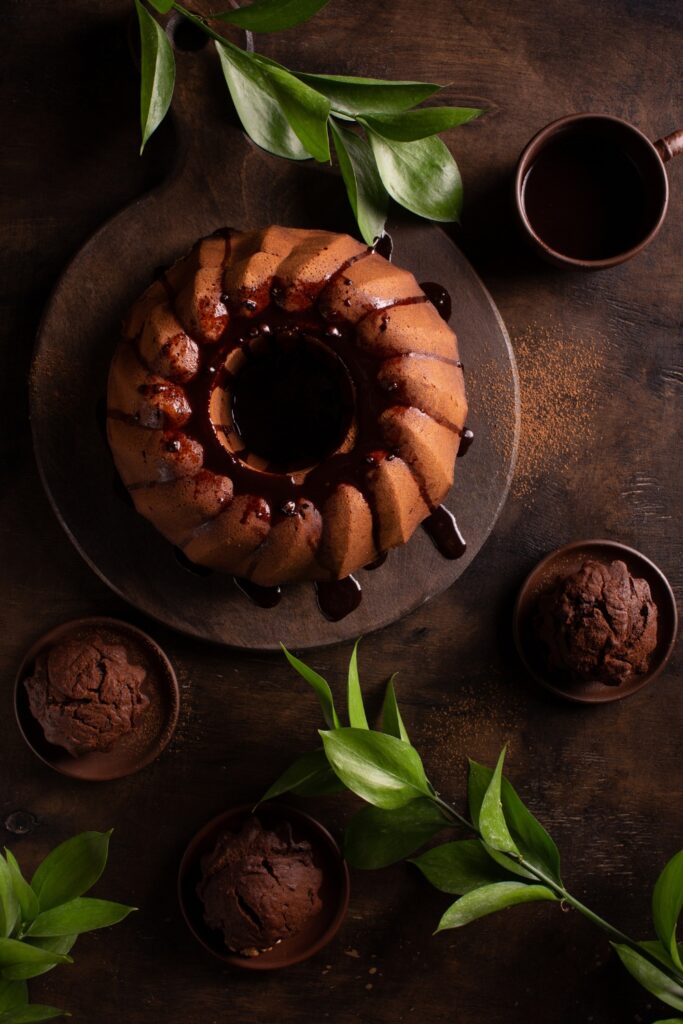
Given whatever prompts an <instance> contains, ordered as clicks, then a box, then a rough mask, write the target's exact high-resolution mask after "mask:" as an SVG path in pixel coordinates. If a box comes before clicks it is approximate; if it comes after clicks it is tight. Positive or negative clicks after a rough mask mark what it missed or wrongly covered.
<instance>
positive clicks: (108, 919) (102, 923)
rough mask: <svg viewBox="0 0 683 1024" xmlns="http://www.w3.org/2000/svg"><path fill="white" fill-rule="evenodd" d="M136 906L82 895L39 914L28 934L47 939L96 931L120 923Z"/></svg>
mask: <svg viewBox="0 0 683 1024" xmlns="http://www.w3.org/2000/svg"><path fill="white" fill-rule="evenodd" d="M136 909H137V908H136V907H126V906H124V905H123V904H122V903H112V902H111V901H110V900H93V899H89V898H88V897H87V896H86V897H83V896H80V897H78V898H77V899H75V900H70V901H69V902H68V903H63V904H62V905H61V906H59V907H53V908H52V910H46V911H45V912H44V913H42V914H38V917H37V918H36V919H35V921H34V922H33V924H32V925H31V927H30V929H29V932H28V934H29V935H30V936H32V937H34V938H46V939H49V938H55V937H57V936H63V935H80V934H81V933H82V932H92V931H95V929H97V928H108V927H109V926H110V925H113V924H118V923H119V921H123V919H124V917H128V915H129V914H130V913H131V912H132V911H133V910H136Z"/></svg>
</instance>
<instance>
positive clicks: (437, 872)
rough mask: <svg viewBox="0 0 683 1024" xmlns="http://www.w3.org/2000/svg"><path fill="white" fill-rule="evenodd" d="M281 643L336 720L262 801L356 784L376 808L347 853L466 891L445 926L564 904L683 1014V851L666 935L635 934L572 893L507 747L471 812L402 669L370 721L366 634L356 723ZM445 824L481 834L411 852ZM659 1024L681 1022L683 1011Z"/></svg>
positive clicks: (363, 816)
mask: <svg viewBox="0 0 683 1024" xmlns="http://www.w3.org/2000/svg"><path fill="white" fill-rule="evenodd" d="M283 650H284V653H285V655H286V657H287V659H288V660H289V662H290V664H291V665H292V667H293V668H295V669H296V671H297V672H298V673H299V675H301V676H302V677H303V678H304V679H305V680H306V682H307V683H308V684H309V685H310V686H311V687H312V688H313V690H314V691H315V693H316V694H317V696H318V699H319V701H320V704H321V707H322V711H323V717H324V719H325V722H326V725H327V728H326V729H323V730H320V737H321V740H322V747H321V748H320V749H318V750H315V751H313V752H312V753H309V754H304V755H303V757H300V758H299V759H298V760H297V761H295V762H294V764H293V765H291V766H290V767H289V768H288V769H287V771H285V773H284V774H283V775H282V776H280V778H279V779H278V780H277V781H276V782H275V783H274V784H273V785H272V786H271V787H270V789H269V790H268V791H267V793H266V794H265V795H264V797H263V798H262V799H263V800H268V799H272V798H274V797H276V796H280V795H281V794H282V793H286V792H289V793H295V794H298V795H300V796H316V795H322V794H327V793H331V792H335V791H338V790H343V789H347V790H350V791H351V792H352V793H355V795H356V796H359V797H360V798H361V799H362V800H364V801H365V803H366V805H367V806H365V807H363V808H362V809H361V810H360V811H358V812H357V813H356V815H355V816H354V817H353V818H352V819H351V821H350V823H349V825H348V826H347V829H346V833H345V837H344V853H345V856H346V858H347V860H348V861H349V863H350V864H352V865H353V866H354V867H359V868H381V867H385V866H387V865H389V864H393V863H395V862H397V861H399V860H403V859H405V858H409V859H410V863H412V864H414V865H415V866H416V867H417V868H418V869H419V870H420V871H421V872H422V874H423V875H424V877H425V878H426V879H427V881H428V882H430V883H431V884H432V885H433V886H435V888H437V889H439V890H440V891H442V892H444V893H449V894H451V895H453V896H458V897H459V899H457V900H455V902H453V903H452V904H451V905H450V906H449V907H448V909H447V910H446V911H445V913H444V914H443V916H442V918H441V920H440V921H439V924H438V927H437V929H436V931H437V932H441V931H445V930H448V929H452V928H460V927H462V926H463V925H466V924H469V923H470V922H471V921H475V920H477V918H480V917H484V916H485V915H487V914H491V913H493V912H495V911H497V910H502V909H503V908H505V907H510V906H514V905H516V904H521V903H529V902H532V901H537V900H547V901H551V902H560V903H561V904H562V905H564V906H570V907H573V908H574V909H575V910H578V911H579V913H581V914H583V915H584V917H587V918H588V919H589V920H590V921H592V922H593V924H595V925H597V927H599V928H601V929H602V931H603V932H605V933H606V934H607V936H608V937H609V939H610V943H611V945H612V947H613V948H614V949H615V951H616V953H617V955H618V956H619V959H620V960H621V962H622V964H623V965H624V967H625V968H626V970H627V971H628V972H629V973H630V974H631V975H632V976H633V977H634V978H635V979H636V981H638V982H639V983H640V985H642V987H643V988H645V989H647V991H648V992H650V993H652V994H653V995H655V996H657V998H658V999H660V1000H661V1001H662V1002H663V1003H666V1005H667V1006H672V1007H674V1008H675V1009H677V1010H683V963H682V962H681V956H682V954H683V944H681V943H679V942H678V938H677V927H678V922H679V918H680V916H681V911H682V910H683V850H681V851H680V852H679V853H677V854H676V855H675V856H674V857H672V859H671V860H670V861H669V863H668V864H667V865H666V867H665V868H664V870H663V871H662V873H661V874H660V876H659V878H658V879H657V882H656V884H655V887H654V891H653V895H652V917H653V923H654V929H655V933H656V935H657V938H656V939H653V940H646V941H636V940H634V939H631V938H630V937H629V936H628V935H625V934H624V933H623V932H622V931H620V930H619V929H618V928H615V927H614V926H613V925H612V924H610V923H609V922H608V921H606V920H604V918H602V917H600V916H599V915H598V914H596V913H595V912H594V911H593V910H591V909H590V908H589V907H587V906H585V904H583V903H581V902H580V901H579V900H578V899H576V897H575V896H573V895H572V894H571V893H570V892H569V891H568V890H567V888H566V887H565V885H564V883H563V881H562V877H561V874H560V854H559V851H558V849H557V846H556V845H555V843H554V841H553V840H552V839H551V837H550V836H549V835H548V833H547V832H546V830H545V829H544V828H543V826H542V825H541V823H540V822H539V821H538V820H537V819H536V818H535V817H534V815H533V814H532V813H531V811H530V810H529V809H528V808H527V807H526V805H525V804H524V803H523V802H522V800H521V799H520V797H519V796H518V795H517V793H516V792H515V790H514V788H513V787H512V785H511V784H510V782H509V781H508V779H507V778H505V776H504V775H503V762H504V759H505V750H504V749H503V751H502V752H501V754H500V757H499V758H498V762H497V764H496V766H495V768H493V769H492V768H488V767H486V766H485V765H482V764H478V763H477V762H476V761H470V762H469V778H468V786H467V792H468V813H469V817H466V816H465V815H464V814H461V813H460V812H459V811H458V810H457V809H456V808H455V807H454V806H453V805H452V804H450V803H449V802H447V801H446V800H445V799H443V798H442V796H441V795H440V794H439V793H438V792H437V790H436V789H435V788H434V786H433V785H432V783H431V782H430V781H429V779H428V778H427V775H426V773H425V770H424V766H423V764H422V760H421V758H420V755H419V754H418V752H417V750H416V749H415V747H413V746H412V744H411V743H410V740H409V738H408V733H407V731H406V728H405V725H404V724H403V720H402V718H401V713H400V711H399V707H398V703H397V701H396V693H395V689H394V678H395V677H394V676H392V678H391V679H390V681H389V683H388V685H387V689H386V693H385V697H384V704H383V708H382V716H381V724H380V728H379V729H371V728H370V727H369V725H368V720H367V715H366V712H365V708H364V705H363V698H362V693H361V687H360V682H359V675H358V642H357V643H356V644H355V646H354V649H353V653H352V655H351V661H350V664H349V674H348V683H347V694H348V696H347V702H348V718H349V725H348V726H345V725H343V724H342V723H341V720H340V717H339V715H338V713H337V711H336V708H335V706H334V699H333V695H332V690H331V688H330V686H329V684H328V683H327V682H326V680H325V679H323V678H322V676H320V675H319V674H318V673H317V672H314V671H313V669H311V668H309V667H308V666H307V665H305V664H304V663H303V662H302V661H300V660H299V659H298V658H295V657H294V656H293V655H292V654H290V653H289V651H287V649H286V648H284V647H283ZM446 829H456V830H465V831H466V832H468V833H469V834H470V836H471V837H472V838H467V839H456V840H452V841H448V842H445V843H442V844H441V845H439V846H433V847H431V848H430V849H428V850H426V852H423V853H421V854H419V855H417V856H414V855H415V854H416V852H417V851H418V850H420V849H421V847H423V846H424V845H425V844H426V843H427V842H429V841H430V840H431V839H433V838H434V837H435V836H436V835H437V834H439V833H441V832H443V831H444V830H446ZM658 1024H683V1018H681V1017H677V1018H675V1019H672V1020H667V1021H659V1022H658Z"/></svg>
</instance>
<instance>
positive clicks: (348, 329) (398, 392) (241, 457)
mask: <svg viewBox="0 0 683 1024" xmlns="http://www.w3.org/2000/svg"><path fill="white" fill-rule="evenodd" d="M216 234H221V235H223V236H224V237H225V238H226V256H225V263H226V264H227V262H228V260H229V254H230V239H231V232H230V230H229V229H225V230H224V231H221V232H216ZM386 240H388V241H386ZM375 251H377V252H380V254H382V255H385V256H387V258H388V257H390V255H391V239H390V238H389V236H383V238H382V239H380V240H379V241H378V243H377V246H376V248H375V249H373V248H369V249H367V250H366V251H365V252H362V253H360V254H359V255H357V256H354V257H352V258H351V259H350V260H348V261H346V262H345V263H344V264H343V265H342V266H341V267H339V268H338V270H337V271H336V272H335V273H334V274H333V275H332V276H331V277H330V278H329V279H328V280H327V281H326V282H325V284H326V286H327V287H328V286H329V285H330V284H331V283H332V282H334V281H335V280H336V279H338V278H339V277H342V276H343V274H344V272H345V271H346V270H348V267H349V266H351V264H352V263H355V262H356V261H357V260H362V259H364V258H365V257H367V256H369V255H370V254H371V253H373V252H375ZM387 254H388V255H387ZM158 276H159V279H161V280H162V281H163V283H164V286H165V287H166V289H167V291H168V292H169V298H170V299H172V300H173V299H174V296H173V294H172V289H171V287H170V284H169V282H168V278H167V277H166V274H165V273H164V272H163V271H161V270H160V271H159V274H158ZM349 283H350V282H349ZM421 287H422V289H423V291H424V292H425V295H426V298H425V296H421V295H416V296H414V297H411V298H408V299H402V300H398V301H397V302H396V303H393V304H392V305H405V304H411V303H416V302H425V301H427V300H429V301H431V302H432V303H433V304H434V306H435V307H436V309H437V310H438V312H439V314H440V315H441V316H442V317H443V318H444V319H445V320H447V319H448V318H449V316H450V312H451V301H450V296H449V295H448V292H447V291H446V290H445V289H444V288H442V287H441V286H439V285H435V284H433V283H432V282H427V283H425V284H423V285H422V286H421ZM319 292H320V286H319V285H318V286H317V287H315V288H314V289H312V294H311V296H310V299H311V300H316V301H311V302H309V303H304V304H308V305H309V308H308V309H305V310H304V311H301V312H296V313H291V312H287V311H285V310H283V309H282V308H280V306H278V305H277V299H278V297H279V296H278V285H277V282H275V284H274V286H273V288H272V297H273V299H274V300H275V301H272V302H270V304H269V305H268V307H267V308H266V309H265V310H264V312H263V314H262V315H260V316H258V317H254V316H253V315H251V316H250V315H249V314H250V313H251V314H253V311H254V309H255V308H256V304H255V302H254V300H253V299H250V298H247V299H242V298H241V297H234V296H229V295H223V296H222V301H223V302H224V303H225V305H226V306H227V307H228V309H229V312H230V319H229V324H228V327H227V330H226V331H225V332H224V334H223V336H222V337H221V339H220V341H219V342H218V343H216V344H206V343H200V344H199V346H198V350H199V368H198V371H197V373H196V374H195V375H194V377H193V378H192V379H191V380H189V381H188V382H186V383H184V384H183V385H182V388H183V390H184V392H185V396H186V398H187V400H188V402H189V405H190V408H191V410H192V413H191V416H190V418H189V420H188V421H187V422H186V423H184V424H183V426H182V429H181V431H179V432H178V431H174V430H173V429H167V431H166V439H165V440H166V444H167V445H171V446H175V447H173V448H169V450H180V444H181V443H182V437H183V435H185V436H186V437H188V438H190V439H191V440H194V441H197V442H198V443H199V444H201V446H202V448H203V452H204V457H203V468H204V471H207V470H208V471H209V472H213V473H215V474H217V475H221V476H222V475H226V476H228V477H230V479H231V480H232V484H233V492H234V494H235V495H252V496H253V498H252V501H251V502H250V504H249V507H248V509H247V511H246V512H245V516H246V515H248V514H249V513H253V514H255V515H256V516H258V517H259V518H264V519H267V520H269V522H270V524H271V526H273V525H275V524H277V523H278V522H280V521H281V520H283V519H285V518H287V517H290V516H294V515H298V516H301V517H302V518H303V519H305V518H306V517H307V516H308V515H310V514H311V512H312V508H311V506H314V507H315V508H318V509H321V508H323V507H324V505H325V502H326V500H327V498H328V497H329V496H330V495H331V494H333V493H334V492H335V491H336V490H337V489H338V487H339V486H340V485H342V484H349V485H351V486H353V487H354V488H356V489H357V490H358V491H360V493H361V494H362V495H363V497H364V498H365V501H366V502H367V504H368V506H369V508H370V511H371V513H372V523H373V541H374V546H375V549H376V551H378V552H380V554H379V556H378V558H377V559H376V560H375V561H374V562H372V563H371V564H370V565H369V566H368V567H367V568H369V569H374V568H377V567H379V565H381V564H382V563H383V561H384V559H385V558H386V553H382V545H381V542H380V523H379V518H378V515H377V508H376V502H375V500H374V494H373V491H372V489H371V487H370V486H369V479H368V478H369V475H370V474H371V473H372V470H373V469H374V468H376V467H378V466H380V465H381V463H382V462H383V461H385V460H386V461H391V460H392V459H395V458H396V457H397V456H399V454H400V453H399V451H398V450H397V449H393V448H391V447H389V446H388V445H387V440H386V438H385V436H384V434H383V432H382V429H381V427H380V423H381V420H382V414H383V413H384V412H385V411H386V410H387V409H390V408H391V409H393V410H396V411H397V412H398V414H400V412H401V410H405V411H406V412H407V410H408V408H410V406H411V403H410V401H409V397H408V395H407V394H406V391H405V386H404V385H403V383H402V382H401V381H400V380H398V379H391V380H389V379H384V380H381V379H380V376H379V371H380V369H381V368H382V364H383V363H384V362H385V361H386V360H387V359H390V358H392V357H399V356H401V355H404V353H402V352H400V351H395V350H392V348H391V346H390V345H382V346H380V345H378V346H376V347H375V348H376V351H374V352H368V351H366V350H365V349H364V348H361V347H360V346H359V345H358V344H357V343H356V333H357V325H353V324H350V323H348V322H347V321H346V320H344V319H343V318H342V317H340V316H335V315H327V314H324V313H323V311H322V310H321V309H320V308H319V306H318V304H317V296H318V294H319ZM392 305H389V306H387V307H385V308H384V309H382V308H376V307H371V308H369V309H368V310H367V311H365V312H364V314H363V316H362V317H361V320H364V319H365V318H366V317H371V316H376V317H377V318H378V320H379V324H378V327H379V331H380V332H381V331H382V317H383V316H385V315H386V314H387V312H388V311H389V310H391V308H392ZM321 344H322V346H324V347H325V360H326V361H327V364H328V365H327V367H322V368H321V366H320V365H317V366H316V367H314V368H313V370H312V371H311V373H312V376H315V374H322V376H323V377H324V379H325V386H326V387H327V388H328V390H329V392H330V396H331V398H330V402H331V412H329V410H328V412H329V415H327V419H326V423H325V432H326V438H325V440H326V442H328V444H327V447H328V453H326V454H324V457H320V453H318V452H316V457H317V458H318V457H320V458H321V460H320V461H317V462H316V464H314V465H313V468H311V469H308V466H307V462H306V458H305V457H304V456H305V455H307V454H308V453H304V452H301V459H297V453H296V452H293V453H292V456H293V458H291V459H290V460H289V461H288V462H287V463H285V462H284V461H283V458H282V452H280V451H279V450H278V451H277V455H276V457H275V461H273V460H272V459H271V458H269V454H272V453H269V452H268V448H269V447H270V448H272V447H273V446H272V444H270V445H269V444H268V443H264V437H265V434H264V433H263V431H261V430H259V425H258V422H257V419H256V418H254V417H252V418H251V419H250V417H249V416H248V415H247V414H246V413H245V414H243V415H242V417H241V422H240V416H239V407H240V402H239V395H240V386H242V387H243V386H244V381H243V382H242V385H240V384H237V381H238V380H239V377H240V376H241V373H238V374H237V375H235V374H233V373H231V372H230V371H229V370H228V369H227V368H226V366H225V362H226V359H227V358H228V357H229V356H230V355H231V354H232V353H235V352H236V350H239V352H240V353H241V355H242V356H243V357H244V360H246V362H245V364H244V367H245V378H244V380H248V377H249V374H250V373H251V374H252V376H253V377H254V379H255V380H258V379H259V374H263V373H266V374H267V371H268V363H269V361H270V364H271V370H272V368H273V367H277V365H278V360H280V362H281V363H283V357H285V356H289V357H293V358H294V359H295V361H298V363H299V364H300V365H301V366H302V367H305V364H306V361H307V359H308V358H309V357H310V356H311V352H312V351H314V349H315V346H317V347H318V349H319V348H320V346H321ZM135 348H136V352H137V355H138V358H139V359H140V361H141V362H143V365H144V360H143V359H142V357H141V355H140V351H139V347H138V345H137V344H136V345H135ZM316 358H318V359H319V355H318V356H317V357H316ZM430 358H437V359H438V358H441V357H438V356H431V357H430ZM445 361H447V362H452V361H451V360H445ZM283 364H284V363H283ZM456 365H460V364H459V363H458V364H456ZM247 371H248V372H247ZM325 374H326V376H325ZM293 381H294V378H291V380H290V384H291V383H292V382H293ZM173 386H175V385H173ZM217 388H220V389H222V390H223V391H227V392H228V393H229V394H230V395H235V394H236V395H237V403H236V405H233V406H232V408H233V411H234V410H236V415H235V416H233V422H232V425H231V427H230V428H229V429H230V430H231V431H232V432H233V437H234V434H237V436H239V437H240V443H242V444H244V445H245V447H244V448H242V449H241V450H240V451H239V453H238V452H236V451H234V450H231V448H230V447H228V446H227V445H226V426H225V425H224V424H220V423H218V424H217V423H216V422H214V419H215V417H214V418H212V415H211V412H210V403H211V398H212V395H214V393H215V390H216V389H217ZM252 390H253V389H252ZM333 392H334V393H333ZM229 402H230V399H229V398H228V395H226V396H225V401H224V403H223V405H224V406H226V405H227V404H228V403H229ZM244 408H248V403H246V402H245V403H244ZM311 408H312V409H314V408H315V406H311ZM280 411H281V415H282V409H281V410H280ZM108 414H109V415H110V416H113V417H118V416H121V415H122V414H121V413H120V412H119V411H117V410H115V409H112V410H109V413H108ZM314 419H315V420H317V419H318V417H317V416H315V417H312V420H314ZM439 422H442V421H439ZM442 425H443V426H445V427H446V428H447V429H450V430H453V431H456V432H459V430H458V428H457V427H456V426H455V425H454V424H449V423H446V422H443V423H442ZM240 428H242V430H243V433H242V435H241V436H240ZM285 428H286V425H284V424H283V429H285ZM311 428H312V429H313V430H316V429H317V423H315V422H312V423H311ZM349 429H352V430H353V432H354V434H355V440H354V442H353V443H352V444H350V445H348V446H347V447H348V450H344V448H345V446H344V444H343V443H342V442H343V441H344V438H345V437H346V436H347V434H348V431H349ZM227 432H229V431H227ZM272 433H273V432H272V430H271V439H272ZM298 433H299V435H302V430H301V424H299V430H298ZM304 433H305V432H304ZM469 434H470V439H471V431H470V432H469ZM262 435H263V436H262ZM266 441H267V439H266ZM463 442H465V436H464V435H463V438H462V441H461V446H460V447H461V450H460V454H464V451H463ZM185 443H186V442H185ZM468 445H469V441H467V442H466V443H465V446H464V450H466V448H467V447H468ZM233 447H234V445H233ZM250 454H252V455H257V456H259V457H260V458H261V460H262V461H261V463H260V467H259V468H258V469H256V468H254V467H253V466H251V465H249V464H248V462H247V461H246V460H247V459H248V458H249V455H250ZM264 459H265V467H264V468H263V460H264ZM302 461H303V464H302ZM314 461H315V460H314ZM406 465H407V466H408V467H409V469H410V471H411V473H412V474H413V476H414V478H415V481H416V483H417V485H418V488H419V491H420V494H421V495H422V498H423V500H424V501H425V503H426V504H427V505H428V506H429V507H430V508H433V505H432V503H431V501H430V500H429V495H428V492H427V487H426V484H425V481H424V480H423V479H422V478H421V476H420V474H419V471H418V470H417V468H416V467H415V466H414V465H411V464H410V463H408V462H406ZM304 468H305V469H307V472H306V474H305V476H304V474H302V473H298V471H299V470H301V469H304ZM423 527H424V529H425V530H426V532H427V533H428V534H429V536H430V537H431V539H432V540H433V541H434V543H435V544H436V546H437V547H438V548H439V550H440V551H441V552H442V554H443V555H444V556H445V557H446V558H456V557H459V555H461V554H462V553H463V551H464V549H465V544H464V541H463V539H462V537H461V535H460V533H459V531H458V528H457V526H456V524H455V520H454V519H453V516H452V515H451V513H449V512H448V511H447V510H446V509H444V508H443V506H440V507H439V508H437V509H436V510H434V511H433V512H432V515H431V516H430V517H429V519H427V520H426V521H425V522H424V523H423ZM449 531H450V532H449ZM264 543H267V540H266V541H265V542H264ZM258 554H259V550H258V549H257V550H256V551H255V552H254V556H255V557H258ZM177 557H178V558H179V560H180V558H181V557H182V558H184V559H185V562H187V563H188V564H187V565H186V566H185V567H186V568H188V567H189V566H190V565H193V563H191V562H188V560H187V558H185V556H183V555H182V552H180V551H178V552H177ZM181 564H183V563H182V562H181ZM193 568H194V566H193ZM235 582H236V584H237V586H238V587H239V588H240V590H241V591H242V592H243V593H245V594H246V596H247V597H249V598H250V600H252V601H254V602H255V603H256V604H258V605H259V606H261V607H268V608H271V607H274V606H275V605H276V604H277V603H278V602H279V601H280V598H281V589H280V587H262V586H258V585H256V584H254V583H251V582H250V581H248V580H245V579H237V578H236V579H235ZM315 588H316V595H317V600H318V604H319V606H320V610H321V612H322V613H323V615H325V617H326V618H328V619H330V620H331V621H337V620H338V619H340V618H343V617H344V616H345V615H348V614H349V613H350V612H352V611H353V610H354V609H355V608H357V607H358V605H359V603H360V600H361V588H360V584H359V583H358V581H357V580H356V579H355V578H354V577H353V576H349V577H347V578H346V579H343V580H339V581H336V582H318V583H316V584H315Z"/></svg>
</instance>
